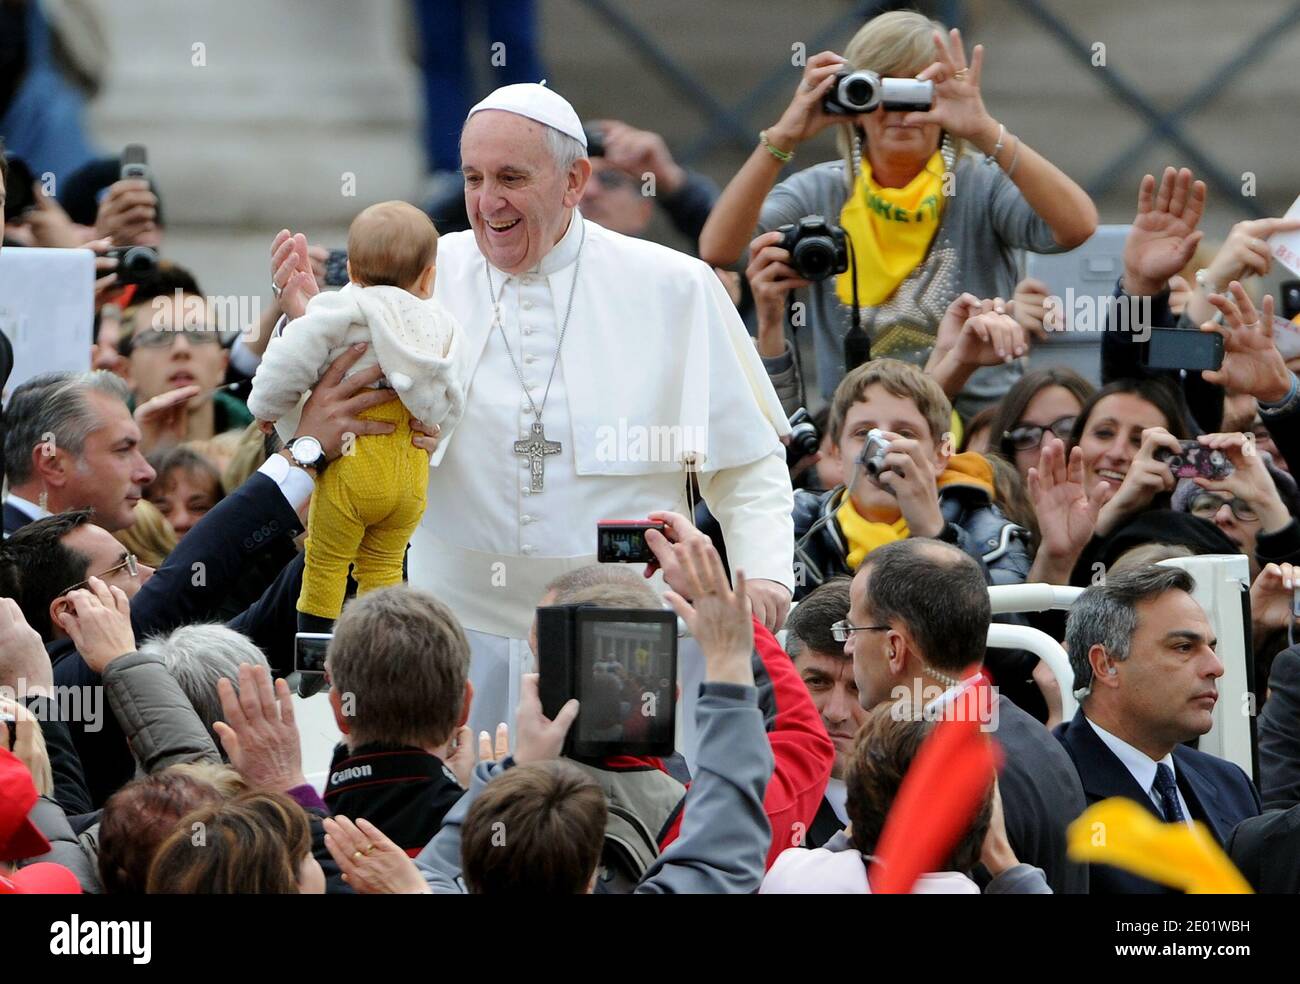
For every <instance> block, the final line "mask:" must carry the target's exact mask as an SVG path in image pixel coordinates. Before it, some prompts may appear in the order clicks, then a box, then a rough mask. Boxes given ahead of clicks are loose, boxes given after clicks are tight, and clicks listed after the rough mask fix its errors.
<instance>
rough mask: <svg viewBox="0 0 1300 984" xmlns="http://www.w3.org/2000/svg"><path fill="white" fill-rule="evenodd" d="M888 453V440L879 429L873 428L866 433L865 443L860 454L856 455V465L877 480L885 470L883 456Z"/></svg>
mask: <svg viewBox="0 0 1300 984" xmlns="http://www.w3.org/2000/svg"><path fill="white" fill-rule="evenodd" d="M888 453H889V438H887V437H885V432H884V431H882V430H880V428H878V427H873V428H871V430H869V431H867V441H866V443H865V444H863V445H862V453H861V454H860V455H858V464H860V465H861V466H862V470H863V471H865V472H866V473H867V474H868V475H870V476H871V477H872V478H873V479H874V478H877V477H878V476H879V475H880V473H881V472H882V471H884V470H885V455H887V454H888Z"/></svg>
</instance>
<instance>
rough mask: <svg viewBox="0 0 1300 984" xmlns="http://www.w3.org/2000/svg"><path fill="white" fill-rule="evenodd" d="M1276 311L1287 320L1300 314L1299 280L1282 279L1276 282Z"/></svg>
mask: <svg viewBox="0 0 1300 984" xmlns="http://www.w3.org/2000/svg"><path fill="white" fill-rule="evenodd" d="M1277 294H1278V304H1279V305H1281V310H1280V311H1279V312H1278V313H1279V314H1280V315H1282V317H1284V318H1285V319H1286V320H1287V321H1290V320H1291V319H1292V318H1294V317H1295V316H1296V315H1297V314H1300V280H1283V281H1282V282H1281V283H1280V284H1278V290H1277Z"/></svg>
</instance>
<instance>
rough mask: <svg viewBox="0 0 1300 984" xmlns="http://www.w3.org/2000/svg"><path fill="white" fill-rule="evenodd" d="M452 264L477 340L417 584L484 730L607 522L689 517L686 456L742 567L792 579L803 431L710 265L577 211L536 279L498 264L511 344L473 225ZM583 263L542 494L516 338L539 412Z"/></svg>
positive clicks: (449, 255) (443, 267)
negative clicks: (548, 603)
mask: <svg viewBox="0 0 1300 984" xmlns="http://www.w3.org/2000/svg"><path fill="white" fill-rule="evenodd" d="M584 233H585V242H584ZM580 245H581V256H580V257H579V247H580ZM437 263H438V266H437V279H436V286H435V296H436V297H437V299H438V300H439V301H441V302H442V303H443V304H445V305H446V306H447V307H448V308H449V309H450V310H451V312H452V313H453V314H454V315H455V316H456V318H457V319H458V320H459V322H460V324H461V326H462V327H463V329H464V332H465V337H464V339H463V341H464V342H465V344H463V345H462V346H461V353H462V360H461V365H460V366H459V370H460V372H461V378H462V379H463V380H464V381H465V383H466V387H467V398H466V409H465V414H464V416H463V417H462V419H461V421H460V423H459V424H458V425H457V426H456V427H455V429H454V430H452V431H449V432H447V433H445V434H444V435H443V437H442V441H441V443H440V445H439V447H438V451H437V453H436V454H435V455H434V456H433V459H432V462H431V469H430V479H429V504H428V509H427V511H426V513H425V516H424V521H423V522H422V523H421V525H420V527H419V529H418V530H417V531H416V534H415V536H414V537H413V538H412V540H411V551H410V555H409V560H408V576H409V579H410V581H411V583H412V584H414V585H417V586H419V587H422V588H425V589H427V590H429V591H431V592H433V593H434V594H435V595H436V596H437V597H439V598H440V599H441V600H443V601H444V602H446V603H447V604H448V605H450V607H451V608H452V610H453V611H455V613H456V615H457V616H458V617H459V618H460V620H461V622H462V624H463V625H464V626H465V628H466V630H467V631H468V633H469V635H470V643H471V646H472V648H473V653H474V656H473V664H472V668H471V674H470V676H471V681H472V682H473V684H474V690H475V697H474V704H473V713H472V715H471V719H470V724H471V727H473V728H474V729H475V730H489V731H490V730H492V728H493V727H494V726H495V725H496V723H497V722H499V721H504V720H511V719H512V716H513V709H514V707H515V704H516V701H517V695H518V679H519V676H520V675H521V674H522V673H523V672H526V671H527V668H528V666H529V665H530V663H531V654H530V653H529V651H528V647H527V643H526V642H525V641H524V640H526V638H527V635H528V630H529V626H530V625H531V623H532V619H533V611H534V609H535V608H536V606H537V603H538V602H539V601H540V600H541V597H542V595H543V593H544V591H545V586H546V584H547V582H549V581H550V580H552V579H553V578H554V577H556V576H557V575H559V574H561V573H564V572H565V571H567V570H570V569H572V568H575V567H580V566H584V565H586V564H590V563H593V562H594V561H595V549H596V523H597V521H598V520H601V519H643V518H644V517H645V516H646V514H647V513H649V512H650V511H652V510H656V509H674V510H677V511H680V512H688V511H689V510H688V508H687V501H686V492H685V488H686V480H685V474H686V473H685V464H684V461H685V459H688V458H690V457H691V456H694V460H695V462H696V466H695V467H696V469H697V470H698V471H699V473H700V487H701V491H702V493H703V497H704V499H705V501H706V502H708V504H709V506H710V508H711V509H712V511H713V513H714V515H715V516H716V517H717V518H718V520H719V522H720V523H721V525H722V529H723V534H724V536H725V538H726V542H727V548H728V556H729V561H730V563H731V566H732V568H733V569H735V568H740V569H742V570H744V571H745V575H746V577H748V578H766V579H769V580H773V581H778V582H780V583H781V584H784V585H785V586H786V587H787V588H792V587H793V573H792V563H793V524H792V520H791V508H792V492H791V487H790V478H789V472H788V471H787V469H786V464H785V449H784V446H783V445H782V444H781V442H780V440H779V436H778V435H780V434H784V433H787V432H788V431H789V425H788V423H787V422H786V420H785V417H784V415H783V414H782V412H781V406H780V402H779V400H778V399H777V397H776V393H775V392H774V390H773V389H772V385H771V383H770V382H769V380H768V378H767V374H766V373H765V372H764V370H763V366H762V363H761V362H760V360H759V358H758V354H757V352H756V351H755V349H754V346H753V343H752V341H751V340H750V337H749V335H748V334H747V332H746V331H745V328H744V325H743V323H742V322H741V320H740V318H739V316H738V315H737V313H736V310H735V308H734V306H733V305H732V303H731V300H730V298H729V297H728V296H727V295H726V292H725V291H724V289H723V287H722V285H721V283H720V282H719V281H718V279H717V277H716V276H715V275H714V273H713V271H712V270H711V269H710V268H709V267H708V266H706V265H705V264H704V263H702V262H701V261H699V260H697V259H694V258H693V257H689V256H686V255H685V254H682V253H678V252H675V251H673V250H670V249H667V248H665V247H663V246H659V245H656V244H654V243H649V242H645V241H642V240H638V239H632V238H629V237H627V236H622V235H618V234H616V233H613V232H610V231H609V230H607V229H604V228H602V227H601V226H598V225H596V224H595V223H594V222H591V221H585V220H583V219H582V217H581V216H580V215H579V214H578V212H577V211H576V210H575V211H574V212H573V220H572V221H571V222H570V224H569V228H568V230H567V232H566V233H565V235H564V237H563V238H562V239H561V240H560V242H559V243H557V244H556V245H555V247H554V248H553V249H552V250H551V251H550V252H549V253H548V254H547V255H546V256H545V257H543V259H542V261H541V263H540V264H539V265H538V267H537V268H536V269H535V270H533V271H530V272H528V273H525V274H521V275H509V274H506V273H503V272H502V271H500V270H497V269H496V268H493V269H492V274H491V277H492V286H493V289H494V290H495V291H496V292H499V293H500V297H501V300H500V311H501V323H502V327H503V328H504V334H505V340H503V338H502V333H501V331H500V330H499V329H497V328H496V327H495V326H494V320H493V308H492V295H491V294H490V293H489V287H488V276H487V272H486V268H485V261H484V258H483V255H482V254H481V253H480V252H479V250H478V246H477V244H476V242H475V239H474V234H473V233H472V232H458V233H453V234H451V235H447V236H444V237H443V238H442V239H441V240H440V241H439V243H438V261H437ZM575 268H576V270H577V277H576V289H575V293H574V297H573V311H572V315H571V318H570V320H569V324H568V329H567V333H566V335H565V339H564V344H563V346H562V347H561V348H560V350H559V365H558V366H556V369H555V377H554V381H553V382H552V384H551V389H550V395H549V397H548V398H547V400H546V405H545V408H544V410H543V414H542V420H543V423H544V424H545V429H546V437H547V439H548V440H552V441H560V442H561V444H562V445H563V449H562V451H561V453H559V454H554V455H550V456H548V457H547V458H546V459H545V479H544V487H543V489H542V491H540V492H532V491H530V480H529V479H530V473H529V463H528V461H527V460H526V459H525V458H523V457H522V456H520V455H517V454H515V453H514V442H515V441H516V440H519V439H523V438H527V437H529V435H530V427H531V425H532V423H533V419H534V418H533V413H532V410H531V409H530V407H529V402H528V399H527V398H526V397H525V395H524V392H523V387H522V385H521V383H520V380H519V377H518V375H516V372H515V369H514V368H513V367H512V366H511V363H510V359H509V358H508V356H507V353H506V350H505V344H506V343H507V342H508V344H509V346H510V350H511V352H513V353H514V357H515V361H516V362H517V364H518V366H519V370H520V371H521V372H522V374H523V377H524V381H525V382H526V383H527V385H528V388H529V391H530V393H531V394H532V398H533V400H534V401H535V402H536V403H537V405H538V406H539V407H540V406H541V404H542V397H543V393H544V391H545V388H546V381H547V376H548V374H549V373H550V371H551V366H552V364H553V363H554V361H555V358H556V350H557V343H558V342H559V333H560V326H561V323H562V322H563V319H564V313H565V308H566V306H567V305H568V302H569V292H570V289H571V288H574V285H575ZM657 581H658V577H657V576H656V582H657Z"/></svg>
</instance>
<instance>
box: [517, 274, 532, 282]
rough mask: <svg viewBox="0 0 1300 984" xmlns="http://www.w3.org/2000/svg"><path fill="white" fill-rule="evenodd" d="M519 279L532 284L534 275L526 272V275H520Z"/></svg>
mask: <svg viewBox="0 0 1300 984" xmlns="http://www.w3.org/2000/svg"><path fill="white" fill-rule="evenodd" d="M519 280H520V282H521V283H524V284H531V283H532V282H533V277H532V275H531V274H525V275H524V276H522V277H520V278H519Z"/></svg>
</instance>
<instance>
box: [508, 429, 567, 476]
mask: <svg viewBox="0 0 1300 984" xmlns="http://www.w3.org/2000/svg"><path fill="white" fill-rule="evenodd" d="M559 453H560V442H559V441H548V440H547V439H546V432H545V430H543V428H542V422H541V421H540V420H535V421H533V426H532V436H531V437H529V438H528V439H527V440H523V441H515V454H517V455H522V456H523V457H525V458H527V459H528V470H529V483H528V488H529V489H530V490H531V491H533V492H540V491H542V481H543V479H545V477H546V456H547V455H548V454H559Z"/></svg>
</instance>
